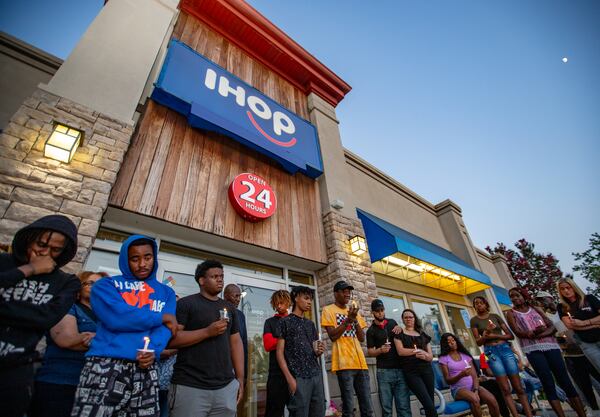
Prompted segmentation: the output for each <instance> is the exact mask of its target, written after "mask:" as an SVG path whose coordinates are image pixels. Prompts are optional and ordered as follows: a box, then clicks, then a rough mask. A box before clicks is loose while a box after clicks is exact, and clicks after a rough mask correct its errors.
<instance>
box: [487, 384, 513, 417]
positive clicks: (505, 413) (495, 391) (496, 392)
mask: <svg viewBox="0 0 600 417" xmlns="http://www.w3.org/2000/svg"><path fill="white" fill-rule="evenodd" d="M479 385H480V386H482V387H483V388H485V389H486V390H488V391H489V392H491V393H492V395H493V396H494V398H496V401H498V406H499V407H500V415H501V416H502V417H511V415H510V411H509V410H508V407H507V406H506V401H504V394H502V390H501V389H500V386H499V385H498V382H497V381H496V380H495V379H488V380H486V381H482V382H479Z"/></svg>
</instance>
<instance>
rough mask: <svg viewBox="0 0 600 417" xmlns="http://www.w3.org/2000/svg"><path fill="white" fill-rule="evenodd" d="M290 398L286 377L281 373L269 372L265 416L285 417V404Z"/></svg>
mask: <svg viewBox="0 0 600 417" xmlns="http://www.w3.org/2000/svg"><path fill="white" fill-rule="evenodd" d="M289 399H290V390H289V388H288V384H287V381H286V380H285V377H284V376H283V375H281V374H271V373H270V374H269V379H268V380H267V405H266V408H265V417H283V412H284V410H285V405H286V404H287V402H288V401H289Z"/></svg>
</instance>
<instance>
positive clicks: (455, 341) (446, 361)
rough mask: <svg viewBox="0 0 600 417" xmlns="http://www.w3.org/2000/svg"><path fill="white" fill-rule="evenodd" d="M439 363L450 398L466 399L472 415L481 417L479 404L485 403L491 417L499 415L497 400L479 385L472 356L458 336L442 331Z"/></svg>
mask: <svg viewBox="0 0 600 417" xmlns="http://www.w3.org/2000/svg"><path fill="white" fill-rule="evenodd" d="M440 349H441V353H440V357H439V364H440V369H441V370H442V375H444V379H445V380H446V383H447V384H448V385H450V392H451V394H452V398H454V399H455V400H463V401H467V402H468V403H469V405H470V406H471V413H472V414H473V416H474V417H481V415H482V414H481V404H487V406H488V409H489V411H490V415H491V416H492V417H499V416H500V408H499V406H498V402H497V401H496V399H495V398H494V396H493V395H492V393H491V392H489V391H488V390H486V389H485V388H483V387H482V386H480V385H479V378H478V377H477V372H476V371H475V366H473V357H472V356H471V354H470V353H469V351H468V350H467V349H466V348H465V346H464V345H463V344H462V342H461V341H460V339H459V338H457V337H456V336H454V335H453V334H452V333H444V334H443V335H442V338H441V341H440Z"/></svg>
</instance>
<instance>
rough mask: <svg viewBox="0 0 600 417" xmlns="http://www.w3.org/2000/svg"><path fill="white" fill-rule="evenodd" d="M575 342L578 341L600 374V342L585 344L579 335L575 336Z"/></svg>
mask: <svg viewBox="0 0 600 417" xmlns="http://www.w3.org/2000/svg"><path fill="white" fill-rule="evenodd" d="M575 340H577V343H578V344H579V347H580V348H581V350H582V351H583V353H584V354H585V357H586V358H588V361H590V363H591V364H592V365H594V368H596V370H597V371H598V372H600V342H591V343H590V342H584V341H583V340H581V339H580V338H579V337H577V335H575Z"/></svg>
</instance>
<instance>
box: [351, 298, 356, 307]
mask: <svg viewBox="0 0 600 417" xmlns="http://www.w3.org/2000/svg"><path fill="white" fill-rule="evenodd" d="M352 307H354V308H356V301H355V300H352Z"/></svg>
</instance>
